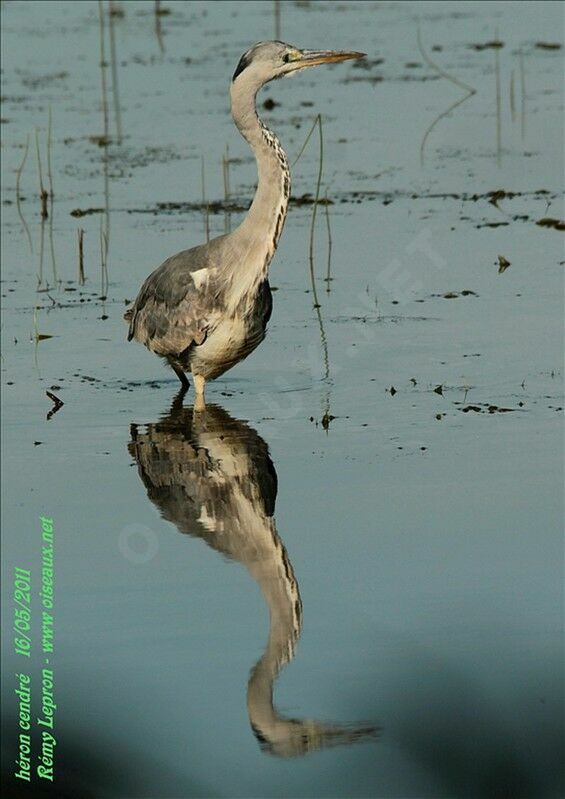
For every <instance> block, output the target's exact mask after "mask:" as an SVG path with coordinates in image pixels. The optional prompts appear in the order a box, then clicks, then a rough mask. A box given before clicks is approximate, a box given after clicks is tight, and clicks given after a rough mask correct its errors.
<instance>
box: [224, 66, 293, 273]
mask: <svg viewBox="0 0 565 799" xmlns="http://www.w3.org/2000/svg"><path fill="white" fill-rule="evenodd" d="M230 93H231V106H232V115H233V119H234V122H235V124H236V125H237V128H238V130H239V131H240V133H241V135H242V136H243V138H244V139H245V140H246V141H247V142H248V144H249V146H250V147H251V149H252V151H253V154H254V156H255V159H256V161H257V173H258V180H257V190H256V192H255V197H254V199H253V202H252V204H251V207H250V209H249V211H248V213H247V216H246V217H245V219H244V220H243V222H242V223H241V225H240V226H239V228H238V229H237V231H235V233H236V235H237V236H238V237H239V238H240V240H241V241H242V242H245V246H246V249H247V251H248V253H249V255H250V256H251V258H250V260H251V262H252V264H253V269H255V270H259V271H261V272H262V277H264V276H265V275H266V272H267V269H268V267H269V264H270V262H271V260H272V258H273V255H274V254H275V250H276V248H277V244H278V241H279V238H280V235H281V233H282V229H283V226H284V221H285V219H286V214H287V209H288V200H289V196H290V169H289V166H288V159H287V157H286V153H285V152H284V150H283V148H282V147H281V144H280V142H279V140H278V138H277V137H276V136H275V134H274V133H273V132H272V131H270V130H269V129H268V128H267V127H266V126H265V125H264V124H263V123H262V122H261V120H260V119H259V117H258V116H257V111H256V108H255V97H256V93H257V92H256V89H253V88H252V87H250V86H248V85H246V83H245V81H244V80H242V79H239V80H236V81H235V82H233V83H232V85H231V91H230Z"/></svg>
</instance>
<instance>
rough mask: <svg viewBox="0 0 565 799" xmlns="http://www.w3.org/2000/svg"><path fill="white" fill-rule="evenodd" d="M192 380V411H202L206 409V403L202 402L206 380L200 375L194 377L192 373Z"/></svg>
mask: <svg viewBox="0 0 565 799" xmlns="http://www.w3.org/2000/svg"><path fill="white" fill-rule="evenodd" d="M192 379H193V381H194V395H195V396H194V410H195V411H203V410H205V409H206V402H205V400H204V386H205V384H206V380H205V379H204V378H203V377H202V375H195V374H194V373H193V375H192Z"/></svg>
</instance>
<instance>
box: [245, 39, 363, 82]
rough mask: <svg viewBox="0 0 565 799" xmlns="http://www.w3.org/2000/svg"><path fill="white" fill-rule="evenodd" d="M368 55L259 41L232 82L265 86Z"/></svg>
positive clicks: (249, 51) (248, 53) (249, 52)
mask: <svg viewBox="0 0 565 799" xmlns="http://www.w3.org/2000/svg"><path fill="white" fill-rule="evenodd" d="M364 55H365V53H358V52H354V51H349V50H299V49H298V48H297V47H293V46H292V45H290V44H285V43H284V42H259V43H258V44H255V45H253V47H251V48H250V49H249V50H248V51H247V52H246V53H244V54H243V55H242V56H241V58H240V60H239V64H238V65H237V67H236V70H235V72H234V73H233V78H232V82H233V83H235V82H236V81H239V80H243V79H244V78H246V79H247V80H248V81H249V82H250V83H253V84H257V86H262V85H263V84H264V83H267V82H268V81H270V80H274V79H275V78H283V77H285V76H286V75H291V74H292V73H294V72H298V71H299V70H301V69H306V67H314V66H317V65H318V64H330V63H333V62H336V61H346V60H348V59H350V58H362V57H363V56H364Z"/></svg>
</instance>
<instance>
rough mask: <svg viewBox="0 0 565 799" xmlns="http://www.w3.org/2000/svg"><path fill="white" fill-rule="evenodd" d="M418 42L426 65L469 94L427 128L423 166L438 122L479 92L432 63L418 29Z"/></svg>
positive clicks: (424, 138)
mask: <svg viewBox="0 0 565 799" xmlns="http://www.w3.org/2000/svg"><path fill="white" fill-rule="evenodd" d="M417 41H418V49H419V51H420V55H421V56H422V58H423V59H424V61H425V62H426V64H427V65H428V66H429V67H431V69H434V70H435V71H436V72H437V73H438V74H439V75H441V76H442V78H445V79H446V80H448V81H450V82H451V83H453V84H455V86H458V87H459V88H460V89H463V91H465V92H467V94H466V95H465V96H464V97H461V98H460V99H459V100H456V101H455V102H454V103H453V104H452V105H450V106H449V108H448V109H447V110H446V111H443V113H441V114H439V115H438V116H437V117H436V118H435V119H434V121H433V122H432V123H431V125H430V126H429V127H428V128H427V130H426V132H425V133H424V135H423V137H422V142H421V144H420V163H421V164H423V163H424V152H425V149H426V142H427V140H428V138H429V136H430V134H431V132H432V130H433V129H434V128H435V126H436V125H437V124H438V122H439V121H440V120H442V119H444V118H445V117H446V116H447V115H448V114H450V113H451V112H452V111H454V110H455V109H456V108H457V107H458V106H460V105H462V104H463V103H464V102H465V101H466V100H468V99H469V97H471V96H472V95H473V94H476V93H477V90H476V89H474V88H473V87H472V86H469V85H468V84H467V83H465V82H464V81H462V80H460V79H459V78H456V77H454V76H453V75H450V74H449V72H446V71H445V70H444V69H442V68H441V67H440V66H438V64H436V63H435V61H432V59H431V58H430V57H429V55H428V54H427V53H426V52H425V50H424V48H423V45H422V38H421V34H420V28H418V31H417Z"/></svg>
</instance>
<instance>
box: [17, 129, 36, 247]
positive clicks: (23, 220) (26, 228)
mask: <svg viewBox="0 0 565 799" xmlns="http://www.w3.org/2000/svg"><path fill="white" fill-rule="evenodd" d="M28 151H29V133H28V135H27V136H26V146H25V150H24V157H23V158H22V163H21V164H20V166H19V168H18V170H17V172H16V209H17V212H18V216H19V217H20V220H21V223H22V225H23V229H24V231H25V234H26V236H27V240H28V243H29V249H30V252H33V242H32V240H31V233H30V232H29V227H28V224H27V222H26V221H25V218H24V215H23V213H22V204H21V196H20V180H21V178H22V172H23V171H24V166H25V163H26V160H27V154H28Z"/></svg>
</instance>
